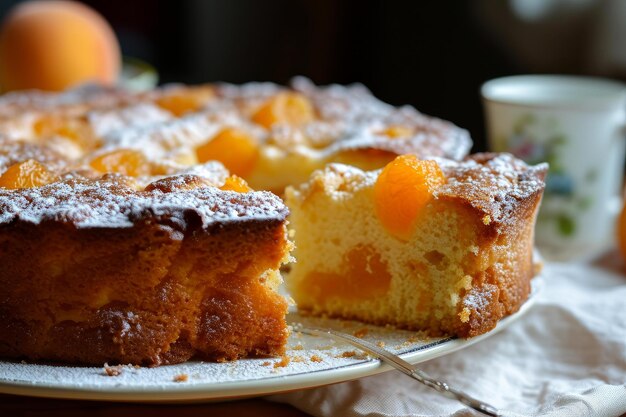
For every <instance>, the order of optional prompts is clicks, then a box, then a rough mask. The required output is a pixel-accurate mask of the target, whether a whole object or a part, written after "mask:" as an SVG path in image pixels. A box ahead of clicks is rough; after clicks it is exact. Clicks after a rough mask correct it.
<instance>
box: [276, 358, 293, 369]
mask: <svg viewBox="0 0 626 417" xmlns="http://www.w3.org/2000/svg"><path fill="white" fill-rule="evenodd" d="M289 362H291V359H289V356H283V357H282V358H281V359H280V361H278V362H275V363H274V368H284V367H285V366H287V365H289Z"/></svg>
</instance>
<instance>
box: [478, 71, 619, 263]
mask: <svg viewBox="0 0 626 417" xmlns="http://www.w3.org/2000/svg"><path fill="white" fill-rule="evenodd" d="M481 94H482V97H483V103H484V107H485V115H486V123H487V132H488V139H489V144H490V147H491V149H492V150H493V151H496V152H510V153H512V154H514V155H516V156H517V157H519V158H521V159H523V160H525V161H526V162H529V163H531V164H536V163H539V162H548V163H549V164H550V171H549V173H548V177H547V186H546V191H545V193H544V197H543V202H542V206H541V209H540V211H539V217H538V219H537V228H536V232H535V236H536V242H537V246H538V247H539V249H540V251H541V252H542V254H543V255H544V257H546V258H547V259H549V260H588V259H590V258H592V257H594V256H597V255H598V254H600V253H601V252H603V251H604V250H606V249H607V248H608V247H610V246H611V245H612V244H613V243H614V236H615V218H616V214H617V212H618V211H619V208H620V207H621V186H622V178H623V175H624V154H625V145H626V140H625V137H626V128H625V126H626V85H624V84H622V83H620V82H617V81H611V80H606V79H601V78H592V77H573V76H560V75H520V76H513V77H504V78H498V79H495V80H491V81H488V82H486V83H485V84H483V86H482V89H481Z"/></svg>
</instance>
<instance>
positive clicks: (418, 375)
mask: <svg viewBox="0 0 626 417" xmlns="http://www.w3.org/2000/svg"><path fill="white" fill-rule="evenodd" d="M292 326H293V329H294V330H296V331H299V332H301V333H304V334H308V335H311V336H324V337H328V338H330V339H335V340H339V341H343V342H348V343H350V344H351V345H353V346H356V347H357V348H359V349H361V350H363V351H365V352H367V353H370V354H372V355H374V356H376V357H378V358H380V359H381V360H382V361H383V362H385V363H387V364H389V365H391V366H393V367H394V368H396V369H397V370H399V371H401V372H402V373H404V374H406V375H408V376H410V377H411V378H413V379H415V380H417V381H419V382H421V383H422V384H424V385H426V386H427V387H430V388H432V389H434V390H437V391H439V392H440V393H441V394H442V395H444V396H445V397H448V398H451V399H454V400H457V401H460V402H462V403H463V404H465V405H466V406H468V407H470V408H471V409H473V410H476V411H478V412H480V413H482V414H485V415H487V416H503V415H504V414H503V413H502V412H501V411H500V410H498V409H497V408H496V407H493V406H491V405H489V404H487V403H484V402H482V401H479V400H477V399H475V398H473V397H471V396H469V395H467V394H465V393H463V392H461V391H459V390H456V389H454V388H452V387H450V386H449V385H448V384H446V383H445V382H441V381H437V380H436V379H434V378H432V377H431V376H429V375H428V374H427V373H425V372H424V371H421V370H419V369H417V368H415V367H414V366H413V365H411V364H410V363H408V362H407V361H405V360H404V359H402V358H401V357H399V356H398V355H395V354H393V353H391V352H389V351H388V350H385V349H382V348H380V347H378V346H376V345H374V344H373V343H370V342H368V341H367V340H363V339H359V338H357V337H355V336H352V335H350V334H347V333H342V332H338V331H336V330H332V329H325V328H321V327H311V326H304V325H302V324H300V323H293V324H292Z"/></svg>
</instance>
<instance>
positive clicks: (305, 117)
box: [252, 92, 315, 129]
mask: <svg viewBox="0 0 626 417" xmlns="http://www.w3.org/2000/svg"><path fill="white" fill-rule="evenodd" d="M314 118H315V110H314V109H313V104H311V101H310V100H309V99H308V98H306V97H305V96H303V95H302V94H298V93H291V92H285V93H279V94H277V95H275V96H274V97H272V98H270V99H269V100H267V101H266V102H265V103H263V105H262V106H261V107H260V108H259V109H258V110H257V111H256V113H255V114H254V115H253V116H252V121H254V123H257V124H260V125H261V126H265V127H266V128H267V129H269V128H271V127H272V126H273V125H274V124H276V123H286V124H288V125H292V126H300V125H303V124H305V123H308V122H310V121H312V120H313V119H314Z"/></svg>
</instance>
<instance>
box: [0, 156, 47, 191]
mask: <svg viewBox="0 0 626 417" xmlns="http://www.w3.org/2000/svg"><path fill="white" fill-rule="evenodd" d="M54 178H55V177H54V175H52V173H50V171H48V169H47V168H46V167H45V166H44V165H42V164H40V163H39V162H37V161H35V160H34V159H29V160H27V161H24V162H18V163H17V164H13V165H11V166H10V167H9V169H7V170H6V171H5V172H4V174H2V175H1V176H0V187H4V188H8V189H10V190H15V189H18V188H34V187H41V186H42V185H46V184H50V183H51V182H52V181H54Z"/></svg>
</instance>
